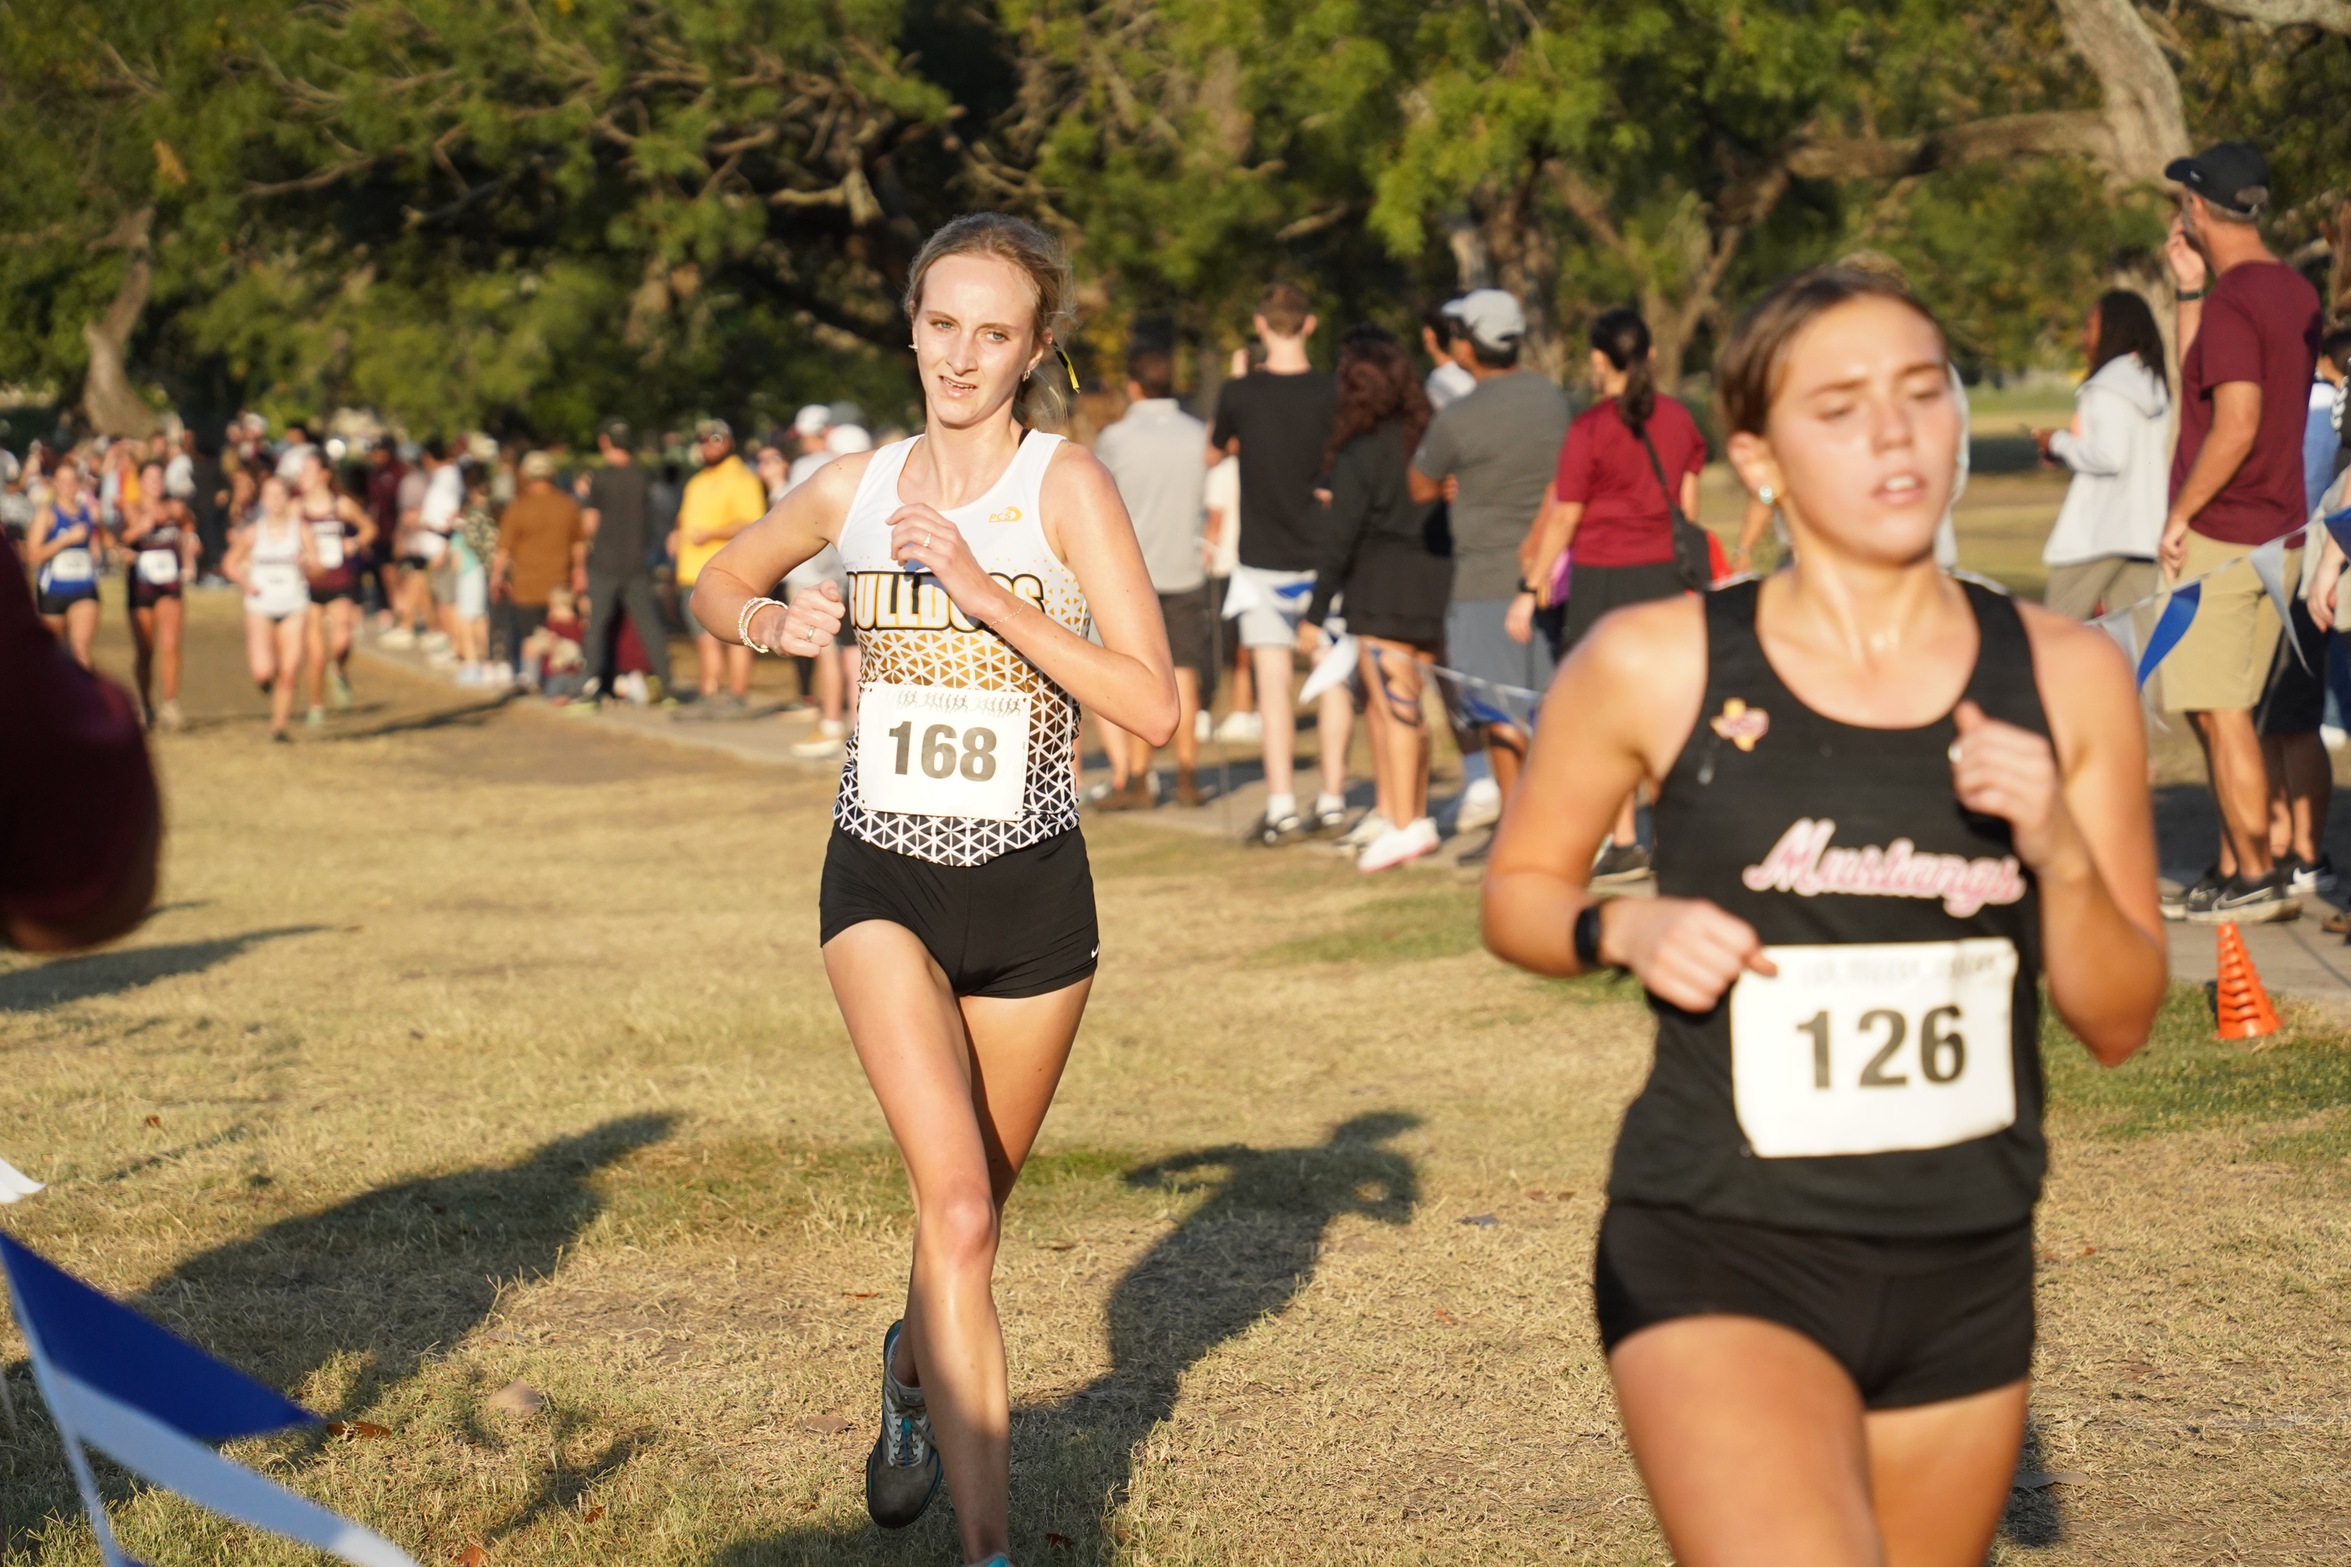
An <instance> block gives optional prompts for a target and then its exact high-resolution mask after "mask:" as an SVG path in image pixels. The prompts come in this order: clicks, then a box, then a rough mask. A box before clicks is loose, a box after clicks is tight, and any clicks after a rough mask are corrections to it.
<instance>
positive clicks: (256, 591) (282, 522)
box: [221, 473, 318, 742]
mask: <svg viewBox="0 0 2351 1567" xmlns="http://www.w3.org/2000/svg"><path fill="white" fill-rule="evenodd" d="M221 570H222V571H223V572H224V573H226V574H227V576H228V578H229V580H230V581H232V582H235V583H238V584H240V585H241V586H243V588H244V589H245V667H246V669H247V670H248V671H249V672H250V673H251V674H252V676H253V682H254V684H256V685H258V686H260V687H261V689H262V690H264V691H266V692H268V693H269V737H270V738H271V739H272V740H276V741H280V742H283V741H284V740H285V738H286V724H287V722H288V721H289V720H291V719H292V717H293V716H294V682H295V680H296V678H297V677H298V676H300V674H301V673H302V640H303V633H304V631H305V630H306V629H307V628H308V626H309V623H310V581H309V579H310V577H311V576H312V574H314V573H315V572H316V571H317V570H318V550H317V547H316V544H315V542H314V541H313V540H312V538H311V536H310V529H309V528H307V527H305V526H304V525H303V522H302V516H301V513H299V512H298V511H296V510H295V508H294V492H293V490H292V489H291V488H289V487H288V485H287V484H286V481H285V480H283V479H281V478H279V477H278V476H277V475H276V474H274V473H273V474H271V475H270V476H269V477H267V478H265V479H263V480H262V481H261V514H260V515H259V516H257V517H255V518H254V519H253V521H252V522H250V523H248V524H246V525H245V526H244V527H242V528H240V529H238V530H237V536H236V539H235V541H234V542H232V543H231V544H230V545H229V556H228V559H227V560H225V561H223V562H222V563H221Z"/></svg>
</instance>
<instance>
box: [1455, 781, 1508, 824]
mask: <svg viewBox="0 0 2351 1567" xmlns="http://www.w3.org/2000/svg"><path fill="white" fill-rule="evenodd" d="M1501 819H1502V786H1501V785H1500V784H1497V783H1496V782H1494V780H1493V779H1491V778H1475V779H1472V780H1470V784H1469V787H1468V788H1466V789H1464V790H1462V791H1461V798H1460V800H1458V801H1457V802H1455V804H1454V807H1453V830H1454V831H1455V832H1476V831H1477V830H1478V829H1479V828H1480V827H1491V826H1493V825H1494V824H1495V823H1496V822H1498V821H1500V820H1501Z"/></svg>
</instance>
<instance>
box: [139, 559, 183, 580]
mask: <svg viewBox="0 0 2351 1567" xmlns="http://www.w3.org/2000/svg"><path fill="white" fill-rule="evenodd" d="M139 580H140V581H141V582H144V583H146V584H148V585H149V586H150V587H158V588H168V587H170V586H171V585H172V584H173V583H175V582H177V581H179V580H180V552H179V551H178V550H141V551H139Z"/></svg>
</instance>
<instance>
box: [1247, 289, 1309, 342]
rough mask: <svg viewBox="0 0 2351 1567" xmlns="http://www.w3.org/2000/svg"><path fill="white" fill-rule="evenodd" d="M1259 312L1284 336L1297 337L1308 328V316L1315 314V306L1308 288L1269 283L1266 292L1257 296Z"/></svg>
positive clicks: (1270, 325)
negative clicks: (1309, 296) (1309, 298)
mask: <svg viewBox="0 0 2351 1567" xmlns="http://www.w3.org/2000/svg"><path fill="white" fill-rule="evenodd" d="M1257 313H1258V315H1260V316H1262V317H1263V318H1264V319H1265V324H1266V325H1267V326H1269V327H1271V328H1272V329H1273V330H1274V331H1276V332H1278V333H1280V334H1281V335H1282V336H1283V337H1296V336H1297V335H1298V334H1299V333H1300V332H1303V331H1304V330H1306V318H1307V317H1308V316H1310V315H1313V314H1314V306H1313V304H1312V303H1311V302H1310V301H1309V300H1308V299H1307V297H1306V290H1304V289H1302V288H1300V287H1299V286H1298V285H1297V284H1295V283H1268V284H1266V285H1265V292H1264V293H1262V294H1260V295H1258V296H1257Z"/></svg>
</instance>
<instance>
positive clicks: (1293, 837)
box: [1247, 811, 1306, 849]
mask: <svg viewBox="0 0 2351 1567" xmlns="http://www.w3.org/2000/svg"><path fill="white" fill-rule="evenodd" d="M1305 836H1306V818H1304V817H1303V816H1300V815H1299V814H1298V813H1297V812H1295V811H1292V812H1291V813H1290V814H1289V815H1287V816H1284V817H1281V818H1279V819H1276V818H1274V817H1271V816H1260V817H1259V818H1257V825H1256V826H1254V827H1252V828H1250V829H1249V836H1248V839H1247V841H1248V842H1250V843H1253V844H1256V845H1257V846H1258V847H1259V848H1263V849H1278V848H1281V847H1282V846H1283V845H1284V844H1291V843H1296V842H1297V841H1298V840H1299V839H1301V838H1303V837H1305Z"/></svg>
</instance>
